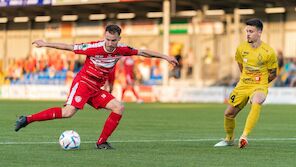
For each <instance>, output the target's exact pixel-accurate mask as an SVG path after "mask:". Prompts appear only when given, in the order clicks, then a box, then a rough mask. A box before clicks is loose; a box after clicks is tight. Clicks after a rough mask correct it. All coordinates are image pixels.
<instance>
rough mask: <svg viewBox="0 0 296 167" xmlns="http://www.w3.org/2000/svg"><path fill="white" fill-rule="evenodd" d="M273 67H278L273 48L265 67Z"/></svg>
mask: <svg viewBox="0 0 296 167" xmlns="http://www.w3.org/2000/svg"><path fill="white" fill-rule="evenodd" d="M274 68H278V60H277V56H276V54H275V52H274V50H272V51H271V54H270V56H269V59H268V62H267V69H274Z"/></svg>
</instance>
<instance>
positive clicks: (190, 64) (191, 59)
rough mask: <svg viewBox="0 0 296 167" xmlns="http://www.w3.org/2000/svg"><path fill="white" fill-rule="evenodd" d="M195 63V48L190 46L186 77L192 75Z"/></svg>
mask: <svg viewBox="0 0 296 167" xmlns="http://www.w3.org/2000/svg"><path fill="white" fill-rule="evenodd" d="M193 65H194V53H193V49H192V48H190V49H189V51H188V53H187V57H186V66H187V71H186V77H192V73H193Z"/></svg>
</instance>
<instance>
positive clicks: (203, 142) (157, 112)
mask: <svg viewBox="0 0 296 167" xmlns="http://www.w3.org/2000/svg"><path fill="white" fill-rule="evenodd" d="M62 104H63V102H45V101H12V100H11V101H9V100H1V101H0V132H1V135H0V166H3V167H24V166H30V167H39V166H42V167H47V166H48V167H53V166H57V167H59V166H62V167H68V166H69V167H82V166H85V167H92V166H96V167H118V166H122V167H133V166H134V167H211V166H213V167H218V166H219V167H223V166H225V167H232V166H233V167H234V166H235V167H237V166H244V167H253V166H254V167H285V166H287V167H288V166H289V167H295V166H296V106H294V105H264V106H263V109H262V113H261V117H260V120H259V122H258V124H257V126H256V127H255V129H254V130H253V132H252V133H251V135H250V136H249V138H250V141H249V146H248V147H247V148H246V149H238V148H237V146H234V147H226V148H214V147H213V145H214V144H215V143H216V142H218V141H219V140H220V138H223V137H224V131H223V111H224V109H225V107H226V106H225V105H224V104H185V103H182V104H161V103H154V104H134V103H127V104H125V106H126V111H125V113H124V116H123V119H122V120H121V123H120V125H119V127H118V128H117V130H116V131H115V132H114V133H113V135H112V136H111V137H110V139H109V141H110V142H111V144H112V146H113V147H115V148H116V150H96V149H95V142H96V140H97V137H98V136H99V134H100V132H101V129H102V126H103V125H104V122H105V119H106V118H107V116H108V113H107V112H105V111H104V110H99V111H96V110H95V109H93V108H91V107H89V106H86V107H85V109H84V110H82V111H79V112H78V113H77V114H76V115H75V116H74V117H73V118H71V119H63V120H53V121H47V122H36V123H33V124H31V125H28V126H27V127H26V128H24V129H21V130H20V131H19V132H14V123H15V120H16V118H17V116H20V115H23V114H31V113H35V112H37V111H39V110H42V109H46V108H49V107H53V106H61V105H62ZM248 110H249V106H247V107H246V108H245V109H244V110H243V111H242V112H241V113H240V114H239V115H238V117H237V124H236V127H237V128H236V130H235V133H236V137H237V138H238V137H239V136H240V134H241V133H242V129H243V126H244V123H245V120H246V116H247V113H248ZM69 129H73V130H75V131H77V132H78V133H79V134H80V137H81V141H82V143H81V148H80V149H79V150H75V151H64V150H62V149H61V148H60V146H59V144H58V138H59V136H60V134H61V133H62V132H63V131H64V130H69Z"/></svg>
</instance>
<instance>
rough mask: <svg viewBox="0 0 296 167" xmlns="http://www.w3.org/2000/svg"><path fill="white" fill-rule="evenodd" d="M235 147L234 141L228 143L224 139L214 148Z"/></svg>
mask: <svg viewBox="0 0 296 167" xmlns="http://www.w3.org/2000/svg"><path fill="white" fill-rule="evenodd" d="M233 145H234V140H230V141H227V140H225V139H223V140H221V141H220V142H218V143H217V144H215V145H214V147H226V146H233Z"/></svg>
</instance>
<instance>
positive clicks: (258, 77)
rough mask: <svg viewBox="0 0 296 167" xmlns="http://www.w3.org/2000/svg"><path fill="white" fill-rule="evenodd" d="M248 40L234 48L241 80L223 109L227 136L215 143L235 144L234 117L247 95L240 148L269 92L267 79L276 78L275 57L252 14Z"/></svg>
mask: <svg viewBox="0 0 296 167" xmlns="http://www.w3.org/2000/svg"><path fill="white" fill-rule="evenodd" d="M245 30H246V35H247V41H246V42H243V43H241V44H240V45H239V46H238V47H237V50H236V55H235V60H236V61H237V63H238V66H239V69H240V71H241V76H240V80H239V82H238V84H237V86H236V87H235V88H234V90H233V91H232V92H231V94H230V96H229V100H228V107H227V108H226V110H225V112H224V130H225V132H226V137H225V139H223V140H222V141H220V142H218V143H217V144H215V147H223V146H232V145H234V128H235V117H236V115H237V114H238V113H239V112H240V111H241V110H242V109H243V108H244V106H245V105H246V104H247V103H248V101H249V99H250V103H251V105H252V106H251V110H250V112H249V115H248V117H247V120H246V123H245V128H244V131H243V134H242V135H241V137H240V139H239V143H238V146H239V148H245V147H246V146H247V145H248V138H247V137H248V135H249V133H250V132H251V130H252V129H253V128H254V126H255V124H256V122H257V120H258V118H259V115H260V111H261V105H262V103H263V102H264V101H265V99H266V96H267V92H268V83H270V82H271V81H272V80H274V79H275V78H276V75H277V73H276V72H277V68H278V63H277V57H276V54H275V52H274V50H273V49H272V48H271V47H270V46H269V45H267V44H266V43H264V42H263V41H261V39H260V38H261V34H262V30H263V24H262V21H261V20H260V19H257V18H254V19H250V20H248V21H247V22H246V28H245Z"/></svg>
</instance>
